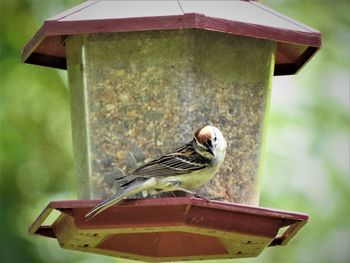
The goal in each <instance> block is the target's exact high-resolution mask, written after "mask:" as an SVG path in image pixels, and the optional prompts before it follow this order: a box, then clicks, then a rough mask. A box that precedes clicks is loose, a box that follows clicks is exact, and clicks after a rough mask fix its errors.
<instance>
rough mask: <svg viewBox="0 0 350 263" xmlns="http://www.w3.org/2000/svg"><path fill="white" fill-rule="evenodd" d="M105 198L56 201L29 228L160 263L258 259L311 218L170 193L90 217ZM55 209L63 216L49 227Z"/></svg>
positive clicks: (78, 246)
mask: <svg viewBox="0 0 350 263" xmlns="http://www.w3.org/2000/svg"><path fill="white" fill-rule="evenodd" d="M99 202H100V201H98V200H74V201H54V202H50V203H49V204H48V206H47V207H46V208H45V209H44V211H43V212H42V213H41V214H40V215H39V217H38V218H37V219H36V221H35V222H34V223H33V224H32V226H31V227H30V229H29V232H30V233H31V234H35V235H42V236H47V237H52V238H57V240H58V242H59V244H60V246H61V247H62V248H67V249H73V250H79V251H83V252H91V253H97V254H103V255H109V256H115V257H121V258H128V259H135V260H143V261H151V262H158V261H175V260H196V259H225V258H242V257H256V256H258V255H259V254H260V253H261V252H262V251H263V250H264V249H265V248H266V247H268V246H279V245H286V244H287V243H288V241H289V240H290V239H291V238H292V237H293V236H294V235H295V234H296V233H297V231H298V230H299V229H300V228H301V227H302V226H303V225H304V224H305V223H306V222H307V220H308V216H307V215H305V214H299V213H292V212H286V211H280V210H272V209H266V208H260V207H253V206H246V205H240V204H233V203H226V202H219V201H209V202H208V201H206V200H202V199H198V198H193V197H177V198H174V197H170V198H155V199H133V200H131V199H129V200H124V201H122V202H120V203H118V204H117V205H114V206H113V207H111V208H109V209H107V210H105V211H104V212H102V213H101V214H99V215H97V216H96V217H94V218H93V219H91V220H90V221H86V220H85V217H84V216H85V214H86V213H87V212H88V211H89V210H90V209H92V208H93V207H94V206H95V205H97V204H98V203H99ZM54 209H55V210H58V211H60V212H61V214H60V215H59V216H58V217H57V218H56V219H55V221H54V223H53V224H51V225H43V224H44V221H45V219H46V218H47V217H48V216H49V214H50V213H51V212H52V211H53V210H54ZM283 227H287V228H286V230H285V231H284V232H283V233H282V234H281V235H278V232H279V230H280V229H281V228H283Z"/></svg>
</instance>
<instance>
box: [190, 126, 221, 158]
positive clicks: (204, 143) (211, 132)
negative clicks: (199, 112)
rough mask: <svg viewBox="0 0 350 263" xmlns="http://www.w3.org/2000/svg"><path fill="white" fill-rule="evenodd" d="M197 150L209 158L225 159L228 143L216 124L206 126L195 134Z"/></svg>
mask: <svg viewBox="0 0 350 263" xmlns="http://www.w3.org/2000/svg"><path fill="white" fill-rule="evenodd" d="M194 145H195V149H196V151H197V152H198V153H199V154H201V155H203V156H204V157H206V158H209V159H215V158H219V159H221V158H222V159H223V158H224V157H225V153H226V148H227V143H226V141H225V138H224V136H223V135H222V133H221V131H220V130H219V129H218V128H216V127H214V126H210V125H207V126H204V127H202V128H200V129H198V130H197V131H196V132H195V134H194Z"/></svg>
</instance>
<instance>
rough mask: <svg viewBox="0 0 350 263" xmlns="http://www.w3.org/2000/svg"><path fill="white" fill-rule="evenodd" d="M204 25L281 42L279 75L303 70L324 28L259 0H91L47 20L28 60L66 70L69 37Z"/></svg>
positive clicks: (26, 55)
mask: <svg viewBox="0 0 350 263" xmlns="http://www.w3.org/2000/svg"><path fill="white" fill-rule="evenodd" d="M176 29H202V30H211V31H217V32H223V33H226V34H232V35H238V36H246V37H252V38H258V39H265V40H271V41H275V42H277V50H276V56H275V72H274V75H289V74H295V73H297V72H298V71H299V70H300V69H301V68H302V67H303V65H305V64H306V63H307V61H308V60H309V59H310V58H311V57H312V56H313V55H314V54H315V53H316V52H317V50H318V49H319V48H320V47H321V33H320V32H319V31H317V30H314V29H312V28H310V27H308V26H305V25H303V24H300V23H299V22H296V21H294V20H292V19H290V18H288V17H285V16H284V15H282V14H280V13H278V12H276V11H274V10H272V9H269V8H267V7H266V6H264V5H262V4H261V3H259V2H256V1H242V0H236V1H111V0H100V1H98V0H95V1H87V2H85V3H83V4H81V5H79V6H76V7H74V8H72V9H69V10H67V11H66V12H64V13H61V14H59V15H56V16H54V17H52V18H50V19H47V20H45V22H44V24H43V25H42V27H41V28H40V29H39V30H38V31H37V32H36V34H35V35H34V36H33V37H32V39H31V40H30V41H29V42H28V43H27V44H26V46H25V47H24V49H23V51H22V61H23V62H25V63H29V64H36V65H42V66H47V67H53V68H60V69H66V67H67V66H66V54H65V48H64V40H65V38H66V37H67V36H70V35H77V34H89V33H111V32H131V31H149V30H176Z"/></svg>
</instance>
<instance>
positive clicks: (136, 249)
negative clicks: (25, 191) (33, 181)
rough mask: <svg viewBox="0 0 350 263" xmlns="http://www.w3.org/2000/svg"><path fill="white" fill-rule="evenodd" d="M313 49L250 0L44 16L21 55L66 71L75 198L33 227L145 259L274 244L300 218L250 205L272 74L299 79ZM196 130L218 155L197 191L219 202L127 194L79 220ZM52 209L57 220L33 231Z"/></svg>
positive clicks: (311, 40) (316, 40)
mask: <svg viewBox="0 0 350 263" xmlns="http://www.w3.org/2000/svg"><path fill="white" fill-rule="evenodd" d="M320 46H321V34H320V32H318V31H316V30H314V29H312V28H310V27H308V26H305V25H303V24H300V23H299V22H296V21H294V20H292V19H290V18H288V17H285V16H283V15H282V14H280V13H278V12H276V11H274V10H271V9H269V8H267V7H266V6H264V5H263V4H261V3H259V2H257V1H243V0H242V1H238V0H237V1H110V0H108V1H107V0H101V1H87V2H85V3H83V4H81V5H79V6H77V7H74V8H72V9H70V10H67V11H66V12H63V13H61V14H59V15H56V16H54V17H52V18H49V19H47V20H45V22H44V24H43V26H42V27H41V28H40V29H39V30H38V31H37V33H36V34H35V35H34V36H33V37H32V39H31V40H30V41H29V42H28V43H27V45H26V46H25V47H24V49H23V52H22V60H23V62H25V63H29V64H35V65H41V66H47V67H52V68H58V69H67V72H68V78H69V90H70V101H71V119H72V135H73V150H74V156H75V164H76V165H75V166H76V176H77V181H78V190H77V195H78V199H79V200H80V201H67V202H58V203H57V202H53V203H50V204H49V206H48V208H47V209H46V210H44V212H43V214H41V215H40V216H39V218H38V220H37V221H36V222H35V223H34V224H33V226H32V227H31V233H36V234H41V235H46V236H51V237H55V238H57V239H58V241H59V243H60V245H61V246H62V247H66V248H70V249H78V250H82V251H89V252H95V253H102V254H108V255H114V256H120V257H128V258H134V259H147V260H149V261H164V260H179V259H206V258H207V259H209V258H210V259H212V258H230V257H249V256H257V255H258V254H259V253H260V252H261V251H262V250H263V248H265V247H266V246H268V245H281V244H286V243H287V241H289V239H290V238H291V237H292V236H293V235H294V234H295V233H296V231H297V230H298V229H299V228H300V226H301V225H302V224H301V222H304V223H305V222H306V220H307V216H306V215H301V214H293V216H291V214H290V213H287V212H283V211H272V210H266V209H263V208H260V207H258V205H259V190H260V189H259V174H260V171H261V165H262V162H261V159H262V155H263V145H264V136H265V128H266V118H267V117H266V116H267V110H268V107H269V97H270V93H271V81H272V77H273V76H274V75H275V76H276V75H290V74H295V73H297V72H298V71H299V70H300V69H301V68H302V66H303V65H304V64H306V62H307V61H308V60H309V59H310V58H311V57H312V56H313V55H314V54H315V52H316V51H317V50H318V49H319V48H320ZM207 124H212V125H214V126H217V127H218V128H219V129H220V130H221V131H222V133H223V135H224V137H225V138H226V140H227V142H228V149H227V154H226V159H225V161H224V164H223V165H222V167H221V169H220V171H219V173H218V174H217V175H216V176H215V177H214V178H213V179H212V180H211V181H209V182H208V183H207V184H206V185H204V186H203V187H202V188H201V189H198V191H197V194H198V195H201V196H205V197H206V198H208V199H211V200H214V199H215V200H220V201H204V200H202V201H201V202H200V201H198V200H197V199H195V198H188V197H185V198H179V197H177V198H174V197H167V198H166V197H162V198H157V199H145V200H126V201H124V202H121V203H120V204H117V205H115V206H114V207H112V208H111V209H108V210H106V211H105V212H103V214H102V215H101V216H100V217H96V218H94V219H93V220H91V221H89V222H88V223H87V222H84V220H83V218H82V215H83V213H85V212H87V211H88V208H92V206H93V205H94V204H97V202H96V201H93V200H96V199H104V198H106V197H108V196H110V195H111V194H114V193H116V192H117V191H118V185H117V183H116V181H115V179H116V178H119V177H121V176H124V175H126V174H128V173H130V172H132V171H133V170H134V169H136V168H137V167H138V166H139V165H141V164H143V163H145V162H146V161H148V160H151V159H154V158H157V157H159V156H160V155H162V154H165V153H168V152H171V151H172V150H174V149H175V148H177V147H178V146H180V145H182V144H183V143H186V142H188V141H189V140H191V139H192V136H193V133H194V131H195V130H196V129H197V128H199V127H201V126H204V125H207ZM135 197H138V198H140V197H142V196H134V198H135ZM82 200H84V201H82ZM88 200H92V201H88ZM170 200H171V201H170ZM176 200H177V201H176ZM193 200H196V201H193ZM193 202H195V203H193ZM203 202H204V203H203ZM253 206H255V207H253ZM198 207H200V209H199V208H198ZM146 208H147V209H146ZM53 209H57V210H59V211H61V212H62V214H63V215H62V216H60V217H59V218H57V220H56V221H55V222H54V224H52V225H51V226H42V225H41V224H42V223H43V222H44V218H45V217H46V216H47V215H48V214H49V211H51V210H53ZM197 209H199V210H198V213H197V212H194V213H192V211H197ZM147 211H153V212H152V213H151V212H147ZM160 211H162V212H160ZM199 211H200V212H199ZM161 213H162V214H161ZM163 213H164V214H163ZM167 213H170V214H167ZM154 214H156V215H154ZM117 215H118V216H117ZM169 215H174V218H175V217H176V218H175V219H174V220H173V219H171V217H169ZM132 218H135V220H136V219H137V220H139V219H140V218H142V220H143V221H142V222H141V221H137V220H136V221H137V222H136V221H134V220H133V219H132ZM271 218H272V219H271ZM243 220H244V221H245V222H243ZM246 220H247V221H246ZM193 222H195V223H193ZM198 222H199V223H198ZM214 222H215V223H214ZM230 222H231V223H230ZM259 222H260V223H259ZM295 225H298V227H295ZM285 226H290V228H289V230H287V231H286V233H284V235H282V237H283V238H281V237H276V235H277V233H278V230H279V228H282V227H285ZM292 226H293V227H292ZM266 227H267V228H268V229H269V231H268V233H266V232H264V231H265V229H263V228H266ZM95 234H96V235H95ZM287 236H288V238H287ZM282 239H283V242H282V241H281V240H282ZM193 240H194V241H196V242H195V244H196V246H198V247H196V248H193V249H188V247H189V246H188V245H186V244H187V243H188V242H190V243H191V244H193V243H192V241H193ZM276 240H277V241H276ZM278 240H279V241H278ZM117 241H118V242H117ZM280 241H281V242H280ZM128 242H129V243H128ZM145 242H147V243H148V244H149V249H150V251H151V252H147V251H144V249H146V248H144V245H143V244H145ZM259 242H261V243H259ZM116 243H118V244H119V245H116ZM127 244H133V245H132V246H128V245H127ZM152 246H153V247H152ZM186 247H187V248H186ZM247 251H248V252H247Z"/></svg>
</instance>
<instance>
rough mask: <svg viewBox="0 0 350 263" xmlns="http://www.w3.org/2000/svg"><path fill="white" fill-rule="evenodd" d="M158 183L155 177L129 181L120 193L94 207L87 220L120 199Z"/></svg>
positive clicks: (86, 216)
mask: <svg viewBox="0 0 350 263" xmlns="http://www.w3.org/2000/svg"><path fill="white" fill-rule="evenodd" d="M155 185H156V179H155V178H154V177H153V178H144V177H143V178H138V179H136V180H134V181H133V182H131V183H129V184H128V185H127V187H125V188H124V189H122V191H121V192H120V193H117V194H115V195H112V196H111V197H109V198H107V199H106V200H104V201H103V202H102V203H100V204H99V205H97V206H96V207H94V208H93V209H92V210H90V211H89V212H88V213H87V214H86V215H85V219H86V221H89V220H90V219H92V218H93V217H95V216H96V215H98V214H99V213H101V212H102V211H104V210H106V209H107V208H109V207H111V206H112V205H114V204H116V203H118V202H119V201H121V200H123V199H124V198H126V197H128V196H130V195H134V194H137V193H140V192H142V191H143V190H147V189H150V188H152V187H154V186H155Z"/></svg>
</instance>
